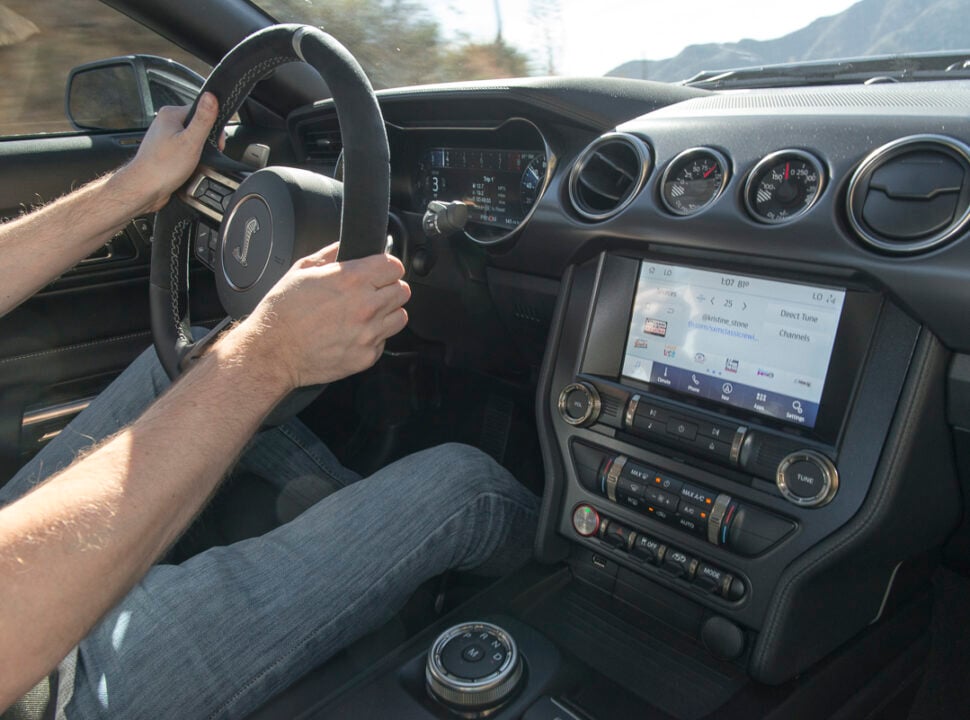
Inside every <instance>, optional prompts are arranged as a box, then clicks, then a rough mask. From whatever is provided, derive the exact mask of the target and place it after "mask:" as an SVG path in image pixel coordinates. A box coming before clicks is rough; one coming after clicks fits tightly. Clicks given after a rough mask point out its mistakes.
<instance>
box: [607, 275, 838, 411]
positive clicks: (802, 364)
mask: <svg viewBox="0 0 970 720" xmlns="http://www.w3.org/2000/svg"><path fill="white" fill-rule="evenodd" d="M844 302H845V292H844V291H842V290H834V289H831V288H821V287H811V286H809V285H799V284H794V283H783V282H777V281H774V280H763V279H760V278H752V277H745V276H743V275H736V274H733V273H718V272H709V271H706V270H698V269H695V268H687V267H679V266H676V265H664V264H661V263H653V262H643V263H641V265H640V278H639V281H638V283H637V294H636V299H635V300H634V305H633V320H632V322H631V324H630V333H629V336H628V338H627V346H626V352H625V353H624V357H623V371H622V372H623V376H624V377H627V378H631V379H634V380H640V381H641V382H646V383H650V384H653V385H658V386H662V387H665V388H667V389H669V390H673V391H676V392H680V393H684V394H686V395H690V396H694V397H699V398H705V399H707V400H711V401H714V402H717V403H721V404H724V405H730V406H732V407H737V408H741V409H743V410H748V411H751V412H756V413H761V414H762V415H768V416H771V417H773V418H778V419H779V420H784V421H786V422H790V423H793V424H796V425H801V426H804V427H815V420H816V417H817V416H818V407H819V402H820V401H821V399H822V388H823V387H824V385H825V377H826V374H827V372H828V367H829V360H830V359H831V355H832V346H833V344H834V343H835V333H836V331H837V330H838V327H839V319H840V318H841V315H842V305H843V303H844Z"/></svg>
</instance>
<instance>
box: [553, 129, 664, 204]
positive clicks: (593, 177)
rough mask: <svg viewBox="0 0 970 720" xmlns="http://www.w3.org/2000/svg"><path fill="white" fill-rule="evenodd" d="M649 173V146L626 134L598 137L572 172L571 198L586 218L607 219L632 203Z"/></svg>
mask: <svg viewBox="0 0 970 720" xmlns="http://www.w3.org/2000/svg"><path fill="white" fill-rule="evenodd" d="M649 174H650V148H649V147H648V146H647V144H646V143H645V142H643V140H641V139H640V138H638V137H634V136H633V135H627V134H625V133H609V134H607V135H603V136H602V137H600V138H597V139H596V140H594V141H593V142H592V144H590V146H589V147H588V148H586V149H585V150H584V151H583V154H582V155H580V156H579V159H578V160H577V161H576V164H575V165H573V169H572V172H570V173H569V199H570V201H571V202H572V204H573V207H574V208H575V209H576V212H578V213H579V214H580V215H582V216H583V217H584V218H586V219H587V220H606V219H607V218H609V217H613V216H614V215H616V214H617V213H618V212H620V211H621V210H622V209H623V208H625V207H626V206H627V205H629V204H630V203H631V202H632V201H633V198H635V197H636V196H637V193H638V192H640V188H642V187H643V183H644V181H645V180H646V179H647V175H649Z"/></svg>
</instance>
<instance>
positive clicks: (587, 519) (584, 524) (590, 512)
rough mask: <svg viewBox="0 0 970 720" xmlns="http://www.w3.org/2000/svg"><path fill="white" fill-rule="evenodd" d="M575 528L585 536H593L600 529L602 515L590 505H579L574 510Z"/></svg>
mask: <svg viewBox="0 0 970 720" xmlns="http://www.w3.org/2000/svg"><path fill="white" fill-rule="evenodd" d="M573 529H574V530H575V531H576V532H577V533H578V534H579V535H582V536H583V537H592V536H593V535H595V534H596V533H597V532H598V531H599V529H600V516H599V513H598V512H596V511H595V510H594V509H593V508H591V507H590V506H589V505H579V506H578V507H577V508H576V509H575V510H573Z"/></svg>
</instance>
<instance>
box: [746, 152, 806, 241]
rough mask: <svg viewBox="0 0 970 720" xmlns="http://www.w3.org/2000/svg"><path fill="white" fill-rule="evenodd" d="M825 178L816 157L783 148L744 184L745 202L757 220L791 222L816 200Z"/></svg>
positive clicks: (756, 168)
mask: <svg viewBox="0 0 970 720" xmlns="http://www.w3.org/2000/svg"><path fill="white" fill-rule="evenodd" d="M824 182H825V173H824V171H823V170H822V165H821V164H820V163H819V161H818V160H816V159H815V157H813V156H812V155H809V154H808V153H806V152H802V151H801V150H780V151H779V152H776V153H772V154H771V155H768V156H767V157H765V158H764V159H762V160H761V162H759V163H758V164H757V165H755V168H754V170H752V171H751V175H750V176H748V182H747V184H746V185H745V187H744V203H745V205H747V207H748V212H750V213H751V215H752V216H754V218H755V220H760V221H761V222H763V223H769V224H778V223H783V222H788V221H789V220H793V219H795V218H796V217H798V216H799V215H801V214H802V213H805V212H807V211H808V209H809V208H810V207H812V205H814V204H815V201H816V200H818V196H819V195H821V194H822V186H823V184H824Z"/></svg>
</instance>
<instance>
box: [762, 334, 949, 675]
mask: <svg viewBox="0 0 970 720" xmlns="http://www.w3.org/2000/svg"><path fill="white" fill-rule="evenodd" d="M931 349H932V347H931ZM932 355H933V353H932V352H929V351H926V352H923V353H922V354H921V357H920V360H919V364H918V366H914V367H913V368H912V369H911V373H912V374H913V375H912V376H913V377H917V378H923V377H924V375H925V370H926V367H927V366H928V365H929V363H930V362H931V360H932ZM917 382H918V383H919V384H918V386H917V387H916V388H915V390H914V391H913V393H912V396H911V400H910V402H909V403H908V406H907V410H906V413H905V415H904V416H902V417H899V418H898V423H896V424H894V427H906V426H908V425H909V423H910V420H911V418H912V417H913V415H915V414H916V412H917V408H919V407H920V406H921V403H922V400H923V398H924V397H925V395H926V394H927V392H928V388H929V383H928V382H925V381H917ZM894 434H896V433H895V430H894V431H892V432H891V434H890V437H892V435H894ZM904 447H908V444H907V443H902V442H899V443H894V444H893V445H892V450H891V455H890V457H889V459H888V461H887V462H886V464H885V466H884V468H885V469H884V470H882V471H881V472H879V473H878V476H879V477H883V478H886V477H892V476H893V475H894V473H895V468H896V466H897V465H898V464H899V458H900V457H901V456H902V454H903V451H904ZM889 492H890V483H889V482H884V483H882V484H881V485H880V486H879V487H878V489H877V492H876V495H875V497H874V499H873V501H872V504H871V505H870V508H873V507H875V508H878V507H879V506H880V505H881V504H882V503H883V501H884V500H885V498H886V496H887V495H888V494H889ZM865 507H866V506H865V505H863V507H862V508H861V510H862V511H864V510H865ZM875 518H876V513H875V512H874V511H870V512H869V513H868V514H866V515H865V518H864V519H863V520H862V521H861V522H860V523H859V525H858V526H857V527H855V528H852V529H850V530H849V531H848V534H847V535H846V536H845V537H843V538H841V539H840V540H838V541H837V542H836V544H835V545H834V546H833V547H831V548H829V549H827V550H825V551H824V552H823V553H822V554H821V555H819V556H818V557H817V558H815V559H814V560H811V561H809V562H808V564H806V565H805V567H803V568H802V569H801V570H798V571H796V572H795V574H794V575H792V576H791V577H790V578H789V579H788V580H787V582H785V580H784V579H782V582H785V588H784V590H782V591H781V596H780V598H779V602H777V603H772V604H771V607H770V609H769V612H770V613H771V616H770V620H769V621H768V623H767V624H766V629H765V632H764V636H763V637H764V640H763V642H761V643H759V644H758V648H757V650H756V652H755V656H754V658H753V659H752V668H753V669H757V668H758V667H759V666H761V665H762V664H763V663H764V662H765V659H766V655H767V653H768V651H767V648H768V647H769V646H770V644H771V642H772V640H773V636H774V635H775V634H776V633H777V629H778V625H779V624H780V622H781V618H782V617H783V616H784V615H785V613H783V612H782V608H783V607H786V606H787V605H788V603H789V600H790V598H791V595H792V593H793V592H794V588H795V585H796V583H797V582H798V580H800V579H801V578H802V577H803V576H804V575H806V574H807V573H808V572H810V571H811V570H813V569H814V568H815V567H817V566H818V565H819V564H821V563H822V562H823V561H825V560H827V559H828V558H830V557H831V556H833V555H835V554H837V553H839V552H840V551H841V550H843V549H844V548H845V547H847V546H849V545H850V544H851V543H852V542H853V541H854V540H855V539H856V538H857V537H859V536H860V535H862V534H863V533H864V532H865V531H866V530H867V529H868V528H869V526H870V525H872V524H873V522H875Z"/></svg>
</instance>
